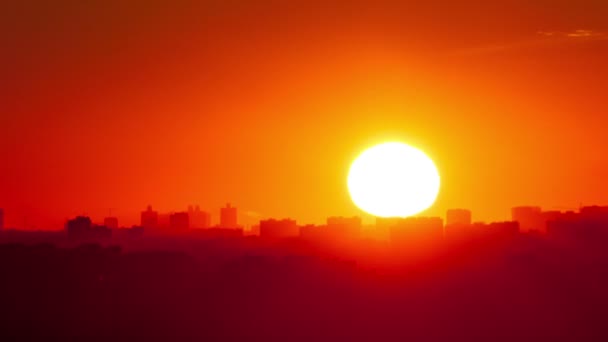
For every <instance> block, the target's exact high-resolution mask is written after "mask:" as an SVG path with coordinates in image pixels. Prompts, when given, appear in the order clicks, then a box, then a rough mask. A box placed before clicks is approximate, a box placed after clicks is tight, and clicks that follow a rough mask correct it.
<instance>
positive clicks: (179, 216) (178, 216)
mask: <svg viewBox="0 0 608 342" xmlns="http://www.w3.org/2000/svg"><path fill="white" fill-rule="evenodd" d="M189 228H190V216H189V215H188V213H186V212H181V213H173V214H171V215H170V216H169V229H171V231H174V232H175V231H186V230H188V229H189Z"/></svg>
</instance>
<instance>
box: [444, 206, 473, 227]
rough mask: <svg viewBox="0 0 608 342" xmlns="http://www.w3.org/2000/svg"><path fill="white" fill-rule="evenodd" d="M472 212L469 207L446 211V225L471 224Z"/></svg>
mask: <svg viewBox="0 0 608 342" xmlns="http://www.w3.org/2000/svg"><path fill="white" fill-rule="evenodd" d="M471 218H472V214H471V211H470V210H468V209H450V210H448V211H447V213H446V222H445V225H446V226H451V225H470V224H471V223H472V219H471Z"/></svg>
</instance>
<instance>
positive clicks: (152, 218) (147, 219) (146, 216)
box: [141, 206, 158, 229]
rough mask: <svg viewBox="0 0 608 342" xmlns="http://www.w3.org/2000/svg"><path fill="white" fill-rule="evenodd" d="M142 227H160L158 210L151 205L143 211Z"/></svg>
mask: <svg viewBox="0 0 608 342" xmlns="http://www.w3.org/2000/svg"><path fill="white" fill-rule="evenodd" d="M141 227H142V228H144V229H157V228H158V212H157V211H154V210H152V207H151V206H148V208H147V209H146V211H143V212H142V213H141Z"/></svg>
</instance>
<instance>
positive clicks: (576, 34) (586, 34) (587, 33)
mask: <svg viewBox="0 0 608 342" xmlns="http://www.w3.org/2000/svg"><path fill="white" fill-rule="evenodd" d="M601 40H608V33H606V32H603V31H595V30H586V29H578V30H573V31H566V32H564V31H544V30H543V31H537V32H536V35H535V36H533V37H531V38H529V39H522V40H517V41H511V42H504V43H498V44H492V45H484V46H478V47H471V48H467V49H460V50H457V51H455V52H454V54H455V55H460V56H469V55H482V54H490V53H498V52H504V51H514V50H521V49H526V48H548V47H552V46H561V45H564V44H571V43H576V42H589V41H601Z"/></svg>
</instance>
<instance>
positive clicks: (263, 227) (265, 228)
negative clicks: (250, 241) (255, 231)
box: [260, 219, 300, 239]
mask: <svg viewBox="0 0 608 342" xmlns="http://www.w3.org/2000/svg"><path fill="white" fill-rule="evenodd" d="M299 235H300V228H299V227H298V225H297V223H296V221H295V220H292V219H283V220H275V219H270V220H262V221H260V237H263V238H269V239H284V238H291V237H298V236H299Z"/></svg>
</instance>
